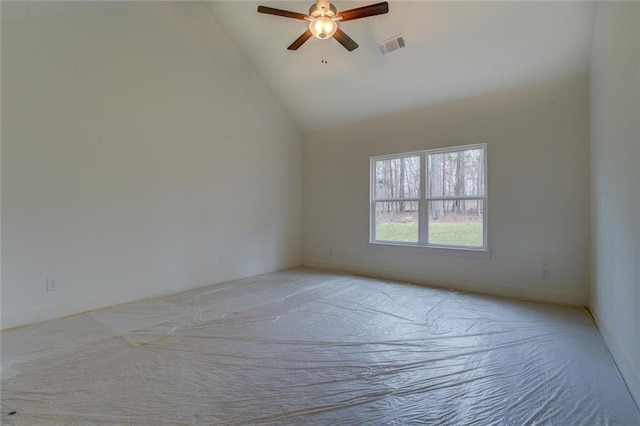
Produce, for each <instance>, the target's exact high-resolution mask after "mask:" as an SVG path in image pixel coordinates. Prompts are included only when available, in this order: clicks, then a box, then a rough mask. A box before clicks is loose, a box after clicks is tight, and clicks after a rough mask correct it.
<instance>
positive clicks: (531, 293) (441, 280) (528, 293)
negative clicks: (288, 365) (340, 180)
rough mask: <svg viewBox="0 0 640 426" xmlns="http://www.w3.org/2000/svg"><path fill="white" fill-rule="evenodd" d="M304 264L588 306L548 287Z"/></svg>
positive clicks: (315, 262) (322, 263)
mask: <svg viewBox="0 0 640 426" xmlns="http://www.w3.org/2000/svg"><path fill="white" fill-rule="evenodd" d="M302 264H303V265H304V266H310V267H313V268H318V269H330V270H336V271H343V272H348V273H353V274H358V275H364V276H369V277H374V278H383V279H389V280H397V281H406V282H410V283H414V284H420V285H426V286H429V287H437V288H443V289H448V290H458V291H465V292H469V293H481V294H489V295H493V296H503V297H510V298H514V299H521V300H528V301H534V302H545V303H553V304H556V305H569V306H584V305H585V304H584V302H583V296H582V295H578V294H572V293H560V292H553V291H548V290H540V289H532V288H524V287H513V286H505V285H500V284H489V283H483V282H478V281H469V280H460V279H450V278H446V277H437V276H431V275H426V274H414V273H408V272H403V271H395V270H390V269H383V268H376V267H370V266H366V265H354V264H348V265H346V264H342V263H339V262H327V261H323V260H315V259H303V260H302Z"/></svg>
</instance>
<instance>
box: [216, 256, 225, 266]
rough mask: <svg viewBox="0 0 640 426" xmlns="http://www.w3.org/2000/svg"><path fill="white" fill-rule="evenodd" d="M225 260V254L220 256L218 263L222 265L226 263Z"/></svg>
mask: <svg viewBox="0 0 640 426" xmlns="http://www.w3.org/2000/svg"><path fill="white" fill-rule="evenodd" d="M225 260H226V259H225V258H224V256H220V257H218V263H219V264H221V265H222V264H224V262H225Z"/></svg>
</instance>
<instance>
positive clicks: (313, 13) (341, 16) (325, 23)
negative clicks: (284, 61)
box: [258, 0, 389, 52]
mask: <svg viewBox="0 0 640 426" xmlns="http://www.w3.org/2000/svg"><path fill="white" fill-rule="evenodd" d="M258 12H260V13H266V14H269V15H277V16H284V17H285V18H293V19H300V20H303V21H309V28H308V29H307V31H305V32H304V33H302V35H301V36H300V37H298V38H297V39H296V41H294V42H293V43H291V45H290V46H289V47H287V49H289V50H297V49H298V48H299V47H300V46H302V45H303V44H304V42H305V41H307V40H309V39H310V38H311V36H314V37H316V38H319V39H321V40H324V39H327V38H331V37H333V38H335V39H336V40H337V41H338V43H340V44H341V45H343V46H344V48H345V49H347V50H348V51H349V52H351V51H352V50H355V49H357V48H358V43H356V42H355V41H353V39H352V38H351V37H349V36H348V35H347V34H345V32H344V31H342V30H341V29H340V27H338V22H346V21H353V20H354V19H360V18H366V17H368V16H375V15H382V14H384V13H387V12H389V4H388V3H387V2H386V1H385V2H382V3H376V4H372V5H370V6H363V7H358V8H355V9H350V10H344V11H342V12H339V13H338V11H337V9H336V7H335V6H334V5H332V4H331V2H330V1H329V0H317V1H316V3H315V4H313V5H311V7H310V8H309V14H308V15H304V14H302V13H297V12H289V11H288V10H282V9H275V8H273V7H267V6H258Z"/></svg>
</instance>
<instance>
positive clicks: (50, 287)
mask: <svg viewBox="0 0 640 426" xmlns="http://www.w3.org/2000/svg"><path fill="white" fill-rule="evenodd" d="M47 291H58V279H57V278H47Z"/></svg>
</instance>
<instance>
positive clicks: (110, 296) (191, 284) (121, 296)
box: [0, 261, 300, 330]
mask: <svg viewBox="0 0 640 426" xmlns="http://www.w3.org/2000/svg"><path fill="white" fill-rule="evenodd" d="M296 266H300V262H298V261H294V262H284V263H279V264H273V265H269V266H264V265H262V266H260V267H250V268H242V269H235V270H229V271H224V272H220V273H217V274H214V275H211V276H208V277H202V278H195V279H191V280H189V281H187V282H179V283H164V284H161V285H146V286H137V287H134V288H130V289H127V290H124V291H118V292H115V293H107V294H99V295H95V296H94V297H91V298H85V299H81V300H73V301H68V302H64V303H59V304H56V305H55V306H52V307H49V308H48V309H46V310H43V309H27V310H21V311H20V312H12V313H5V312H2V319H1V321H0V324H1V329H2V330H6V329H8V328H14V327H20V326H24V325H28V324H34V323H38V322H42V321H47V320H51V319H56V318H61V317H66V316H71V315H77V314H81V313H84V312H88V311H94V310H97V309H102V308H105V307H107V306H113V305H119V304H122V303H129V302H134V301H138V300H142V299H148V298H152V297H161V296H166V295H169V294H174V293H179V292H181V291H186V290H192V289H196V288H200V287H206V286H209V285H215V284H220V283H223V282H227V281H234V280H239V279H243V278H248V277H253V276H256V275H261V274H266V273H269V272H274V271H279V270H282V269H288V268H292V267H296Z"/></svg>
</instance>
